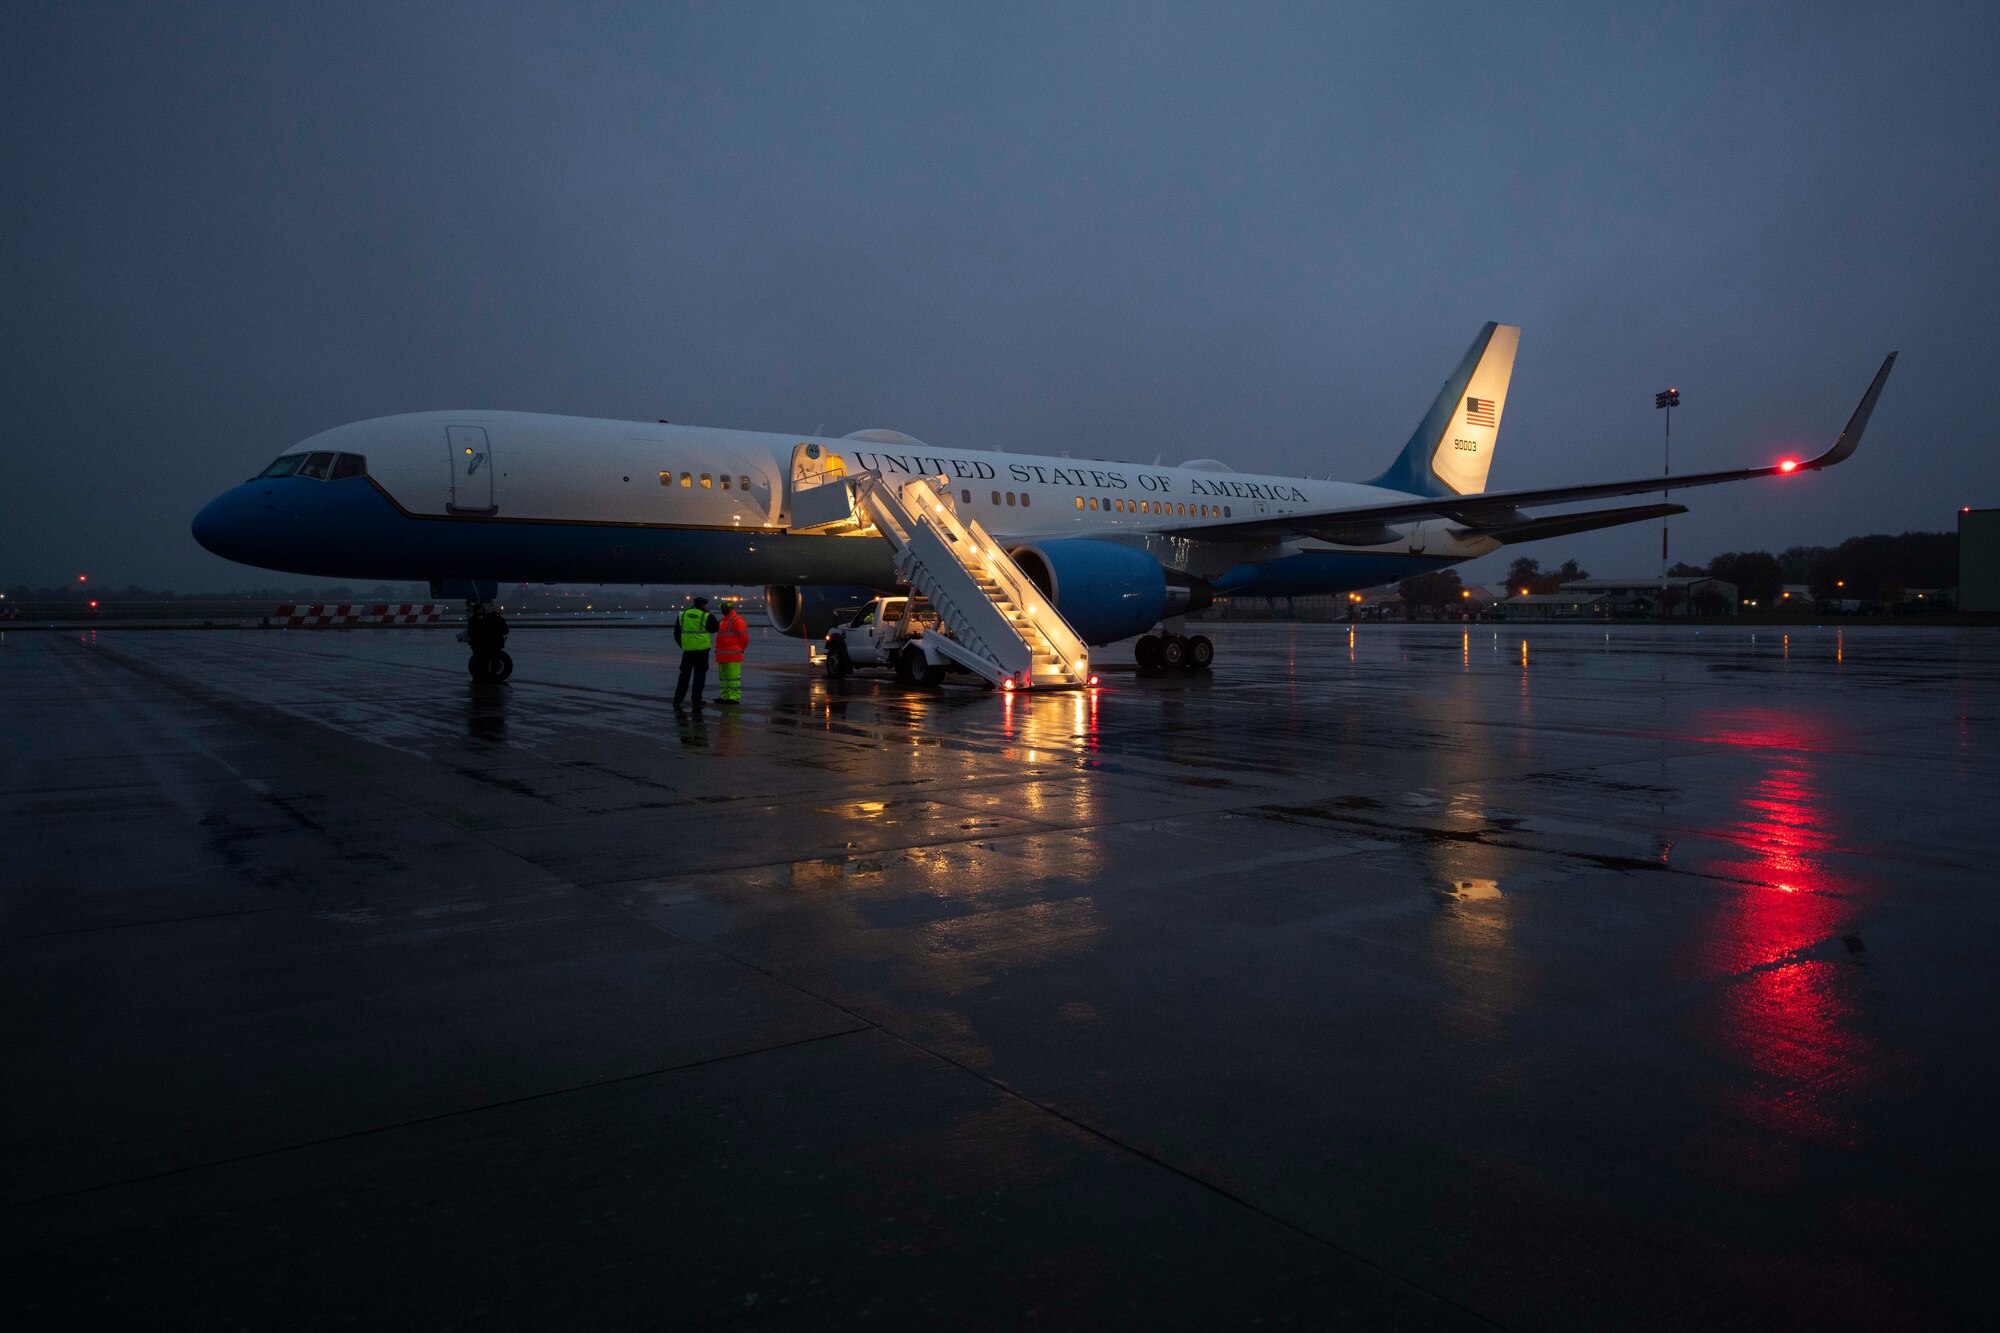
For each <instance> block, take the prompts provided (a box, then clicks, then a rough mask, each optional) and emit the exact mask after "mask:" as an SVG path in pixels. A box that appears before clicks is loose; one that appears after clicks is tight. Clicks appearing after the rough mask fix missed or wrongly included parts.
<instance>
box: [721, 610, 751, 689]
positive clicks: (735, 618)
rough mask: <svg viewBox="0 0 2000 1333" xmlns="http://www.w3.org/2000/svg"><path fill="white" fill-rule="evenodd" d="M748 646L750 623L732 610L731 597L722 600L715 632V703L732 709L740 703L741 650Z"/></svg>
mask: <svg viewBox="0 0 2000 1333" xmlns="http://www.w3.org/2000/svg"><path fill="white" fill-rule="evenodd" d="M749 646H750V626H749V624H748V622H746V621H745V620H744V619H743V613H742V612H741V611H738V610H737V609H736V601H735V599H734V598H730V597H725V598H723V599H722V628H721V629H719V630H717V631H716V634H715V671H716V674H717V675H719V676H721V677H722V697H721V698H720V699H718V700H716V702H717V703H723V704H728V705H730V706H731V707H732V708H733V707H735V706H736V705H738V704H740V703H742V702H743V653H744V650H745V649H747V648H749Z"/></svg>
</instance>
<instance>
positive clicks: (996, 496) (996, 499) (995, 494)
mask: <svg viewBox="0 0 2000 1333" xmlns="http://www.w3.org/2000/svg"><path fill="white" fill-rule="evenodd" d="M993 503H994V505H995V507H998V505H999V504H1000V492H998V491H995V492H993Z"/></svg>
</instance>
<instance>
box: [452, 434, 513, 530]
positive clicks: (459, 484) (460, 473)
mask: <svg viewBox="0 0 2000 1333" xmlns="http://www.w3.org/2000/svg"><path fill="white" fill-rule="evenodd" d="M444 434H445V442H446V444H447V446H448V447H449V449H450V451H451V494H450V496H449V497H448V498H447V499H446V501H445V508H446V509H448V510H450V511H451V512H452V513H454V514H493V513H498V512H499V509H500V506H499V505H498V504H496V503H494V500H493V446H492V444H491V443H489V442H488V441H487V438H486V432H485V431H484V430H482V429H481V428H480V427H478V426H446V427H445V428H444Z"/></svg>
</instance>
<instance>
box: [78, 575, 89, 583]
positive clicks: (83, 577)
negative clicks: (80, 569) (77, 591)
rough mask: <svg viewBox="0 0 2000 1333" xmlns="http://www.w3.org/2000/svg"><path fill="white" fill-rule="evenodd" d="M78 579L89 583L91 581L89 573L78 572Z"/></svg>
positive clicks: (79, 581)
mask: <svg viewBox="0 0 2000 1333" xmlns="http://www.w3.org/2000/svg"><path fill="white" fill-rule="evenodd" d="M76 581H77V582H78V583H88V582H89V581H90V575H88V574H78V575H77V576H76Z"/></svg>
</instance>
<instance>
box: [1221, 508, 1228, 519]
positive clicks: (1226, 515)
mask: <svg viewBox="0 0 2000 1333" xmlns="http://www.w3.org/2000/svg"><path fill="white" fill-rule="evenodd" d="M1222 516H1223V517H1224V518H1228V517H1229V506H1228V505H1224V506H1222Z"/></svg>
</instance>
